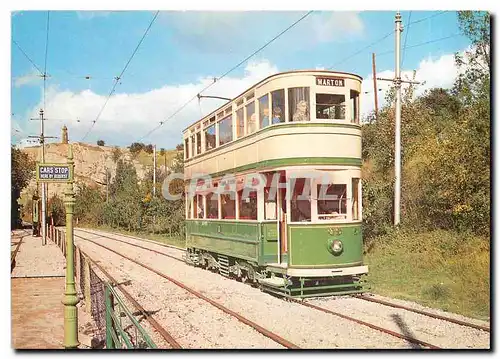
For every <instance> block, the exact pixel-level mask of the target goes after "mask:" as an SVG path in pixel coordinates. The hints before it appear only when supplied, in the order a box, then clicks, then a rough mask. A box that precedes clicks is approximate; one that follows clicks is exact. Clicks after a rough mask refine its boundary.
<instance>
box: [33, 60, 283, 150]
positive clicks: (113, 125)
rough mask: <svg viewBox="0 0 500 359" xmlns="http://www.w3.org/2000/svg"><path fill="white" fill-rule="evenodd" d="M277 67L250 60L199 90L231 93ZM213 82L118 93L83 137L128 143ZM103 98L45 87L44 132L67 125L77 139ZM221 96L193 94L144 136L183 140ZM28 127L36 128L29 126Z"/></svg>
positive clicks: (169, 143)
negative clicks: (232, 74)
mask: <svg viewBox="0 0 500 359" xmlns="http://www.w3.org/2000/svg"><path fill="white" fill-rule="evenodd" d="M276 72H278V69H277V68H276V67H275V66H274V65H272V64H271V63H269V62H268V61H267V60H262V61H259V62H250V63H248V64H247V66H246V68H245V72H244V74H243V75H242V76H241V77H230V76H228V77H225V78H223V79H222V80H220V81H219V82H217V83H215V84H214V85H213V86H212V87H210V88H209V89H208V90H207V91H206V92H204V93H203V94H204V95H217V96H223V97H230V98H233V97H235V96H238V95H239V94H240V93H241V92H243V91H244V90H245V89H247V88H249V87H251V86H252V85H254V84H255V83H257V82H258V81H260V80H262V79H263V78H265V77H267V76H269V75H271V74H274V73H276ZM212 82H213V77H212V76H206V77H203V78H200V79H199V80H198V81H196V82H195V83H186V84H180V85H175V86H170V85H166V86H163V87H161V88H158V89H153V90H151V91H148V92H145V93H128V94H127V93H117V94H115V95H113V96H112V97H111V98H110V99H109V102H108V104H107V106H106V107H105V109H104V111H103V112H102V114H101V116H100V118H99V120H98V121H97V122H96V124H95V126H94V128H93V129H92V131H91V133H90V135H89V136H88V137H87V138H86V140H85V141H86V142H90V143H95V142H96V141H97V140H98V139H103V140H104V141H105V142H106V143H108V144H110V145H120V146H128V145H130V143H132V142H133V141H137V140H139V139H140V137H142V136H144V135H145V134H146V133H147V132H148V131H149V130H151V129H152V128H154V127H156V126H157V125H158V124H159V122H160V121H164V120H165V119H166V118H167V117H168V116H170V115H171V114H172V113H174V111H176V110H177V109H178V108H179V107H180V106H181V105H183V104H184V103H185V102H187V101H188V100H189V99H190V98H192V97H193V96H194V95H196V93H197V92H199V91H200V90H201V89H203V88H204V87H206V86H207V85H208V84H210V83H212ZM105 100H106V96H105V95H98V94H96V93H94V92H92V91H91V90H85V91H82V92H78V93H75V92H71V91H64V90H59V89H58V88H56V87H53V86H52V87H49V88H48V89H47V93H46V108H45V115H46V117H47V118H49V119H51V120H50V121H47V122H46V125H45V126H46V131H47V135H52V136H60V133H61V127H62V126H63V124H66V126H67V127H68V132H69V137H70V141H80V140H81V139H82V137H83V136H84V135H85V133H86V132H87V131H88V129H89V128H90V126H91V123H92V121H93V120H95V118H96V116H97V114H98V113H99V111H100V109H101V108H102V106H103V104H104V102H105ZM222 104H224V102H223V101H220V100H215V99H201V103H200V104H199V103H198V100H193V101H192V102H191V103H190V104H189V105H188V106H186V108H184V109H183V110H182V111H181V112H179V114H178V115H176V116H175V117H173V118H172V119H170V120H168V121H167V122H165V124H164V125H163V126H162V127H161V128H160V129H159V130H157V131H156V132H155V133H154V134H152V135H151V136H150V137H148V138H145V139H144V140H143V142H147V143H155V144H157V145H158V146H159V147H164V148H173V147H174V146H175V145H177V144H179V143H181V142H182V130H183V129H184V128H185V127H187V126H188V125H189V124H191V123H193V122H195V121H197V120H199V119H200V118H201V117H202V115H203V116H204V115H206V114H208V113H209V112H211V111H213V110H215V109H216V108H217V107H219V106H220V105H222ZM40 105H41V104H37V105H36V106H35V107H33V108H32V109H31V111H30V113H29V116H31V117H36V116H38V109H39V108H40ZM33 130H35V128H34V127H33Z"/></svg>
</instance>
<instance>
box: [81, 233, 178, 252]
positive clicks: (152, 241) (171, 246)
mask: <svg viewBox="0 0 500 359" xmlns="http://www.w3.org/2000/svg"><path fill="white" fill-rule="evenodd" d="M75 230H77V231H82V232H86V233H89V234H95V235H102V233H103V232H104V233H108V234H114V235H116V236H122V237H127V238H131V239H135V240H137V241H142V242H148V243H151V244H156V245H158V246H162V247H167V248H173V249H177V250H179V251H183V252H185V251H186V248H182V247H177V246H174V245H172V244H166V243H161V242H158V241H154V240H151V239H147V238H142V237H137V236H131V235H130V234H125V233H114V232H112V233H110V232H107V231H103V230H100V229H92V230H93V231H96V232H98V233H94V232H90V231H88V230H85V229H82V228H75ZM103 237H105V236H104V235H103Z"/></svg>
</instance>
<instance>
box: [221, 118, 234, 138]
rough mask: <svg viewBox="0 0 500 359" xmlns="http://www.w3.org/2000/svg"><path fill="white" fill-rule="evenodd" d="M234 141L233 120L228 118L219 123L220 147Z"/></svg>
mask: <svg viewBox="0 0 500 359" xmlns="http://www.w3.org/2000/svg"><path fill="white" fill-rule="evenodd" d="M232 140H233V119H232V117H231V116H228V117H226V118H225V119H223V120H222V121H221V122H219V145H223V144H225V143H228V142H231V141H232Z"/></svg>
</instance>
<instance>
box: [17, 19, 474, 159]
mask: <svg viewBox="0 0 500 359" xmlns="http://www.w3.org/2000/svg"><path fill="white" fill-rule="evenodd" d="M306 13H307V11H239V12H221V11H212V12H202V11H161V12H160V13H159V15H158V17H157V18H156V20H155V22H154V23H153V25H152V26H151V28H150V30H149V32H148V33H147V35H146V37H145V38H144V41H143V42H142V43H141V45H140V46H139V48H138V50H137V52H136V53H135V55H134V56H133V58H132V60H131V61H130V63H129V64H128V66H127V69H126V71H125V72H124V74H123V76H122V77H121V79H120V81H119V82H118V84H117V85H116V89H115V92H114V93H113V94H112V96H110V97H109V99H108V94H109V93H110V91H111V89H112V88H113V85H114V82H115V80H114V77H116V76H118V75H119V74H120V73H121V72H122V70H123V69H124V67H125V65H126V64H127V61H128V60H129V59H130V58H131V55H132V53H133V52H134V49H135V48H136V47H137V45H138V43H139V41H140V39H141V37H142V36H143V35H144V33H145V31H146V29H147V27H148V25H149V24H150V22H151V20H152V19H153V16H154V15H155V12H154V11H51V12H50V13H49V15H48V16H47V12H46V11H20V12H12V13H11V31H12V40H13V41H11V49H10V50H11V141H12V143H17V144H21V145H25V144H27V143H28V142H27V141H26V140H25V138H26V137H27V136H28V135H37V134H39V127H40V122H39V121H30V119H32V118H38V117H39V110H40V109H41V108H44V109H45V118H46V119H47V121H45V135H46V136H60V133H61V127H62V126H63V125H66V126H67V127H68V132H69V137H70V141H82V139H83V138H85V142H89V143H96V142H97V140H100V139H102V140H104V141H105V142H106V144H107V145H117V146H128V145H130V144H131V143H132V142H136V141H141V142H145V143H152V144H156V145H157V147H158V148H166V149H170V148H174V147H175V145H177V144H179V143H181V142H182V130H183V129H184V128H185V127H187V126H188V125H189V124H191V123H193V122H195V121H197V120H199V119H200V118H201V117H202V116H204V115H206V114H208V113H209V112H211V111H213V110H214V109H215V108H217V107H219V106H220V105H222V104H224V103H225V102H224V101H221V100H217V99H201V101H198V100H197V99H195V100H193V101H192V102H190V103H189V104H188V105H187V106H185V107H184V108H183V109H182V110H180V111H178V110H179V108H180V107H181V106H183V105H184V104H185V103H186V102H187V101H188V100H189V99H191V98H193V97H194V96H196V94H197V93H199V92H200V90H201V89H203V88H204V87H205V86H207V85H208V84H210V83H211V82H212V81H213V78H214V77H219V76H221V75H222V74H224V73H226V72H227V71H228V70H230V69H232V68H233V67H235V66H236V65H237V64H238V63H240V62H241V61H242V60H243V59H245V58H246V57H247V56H249V55H250V54H252V53H254V52H255V51H256V50H257V49H259V48H260V47H262V46H263V45H264V44H266V43H267V42H268V41H270V40H271V39H273V38H274V37H275V36H276V35H278V34H279V33H280V32H282V31H283V30H285V29H286V28H287V27H289V26H290V25H292V24H293V23H294V22H296V21H297V20H299V19H300V18H301V17H303V16H304V15H305V14H306ZM401 15H402V20H403V26H404V31H403V33H402V37H401V45H402V48H403V59H402V73H403V77H411V76H412V72H413V70H416V71H417V75H416V80H418V81H421V82H424V84H423V85H422V86H420V88H419V90H418V93H422V92H423V91H425V90H426V89H428V88H432V87H444V88H450V87H451V86H452V85H453V82H454V79H455V77H456V74H457V69H456V67H455V64H454V53H456V52H463V51H464V50H465V49H467V48H468V47H469V46H470V42H469V40H468V39H467V38H466V37H464V36H462V35H460V31H459V28H458V22H457V15H456V12H454V11H411V12H410V11H402V12H401ZM394 16H395V11H359V12H346V11H314V12H312V13H311V14H310V15H308V16H306V17H305V18H304V19H303V20H301V21H300V22H298V23H297V25H295V26H294V27H293V28H291V29H290V30H288V31H286V32H285V33H284V34H283V35H281V36H280V37H279V38H278V39H277V40H275V41H274V42H272V43H271V44H270V45H269V46H267V47H266V48H264V49H263V50H262V51H260V52H258V53H257V54H256V55H255V56H253V57H251V58H250V59H249V60H248V61H245V62H243V63H242V64H241V66H239V67H237V68H236V69H234V70H233V71H232V72H230V73H229V74H228V75H227V76H226V77H224V78H223V79H222V80H220V81H218V82H217V83H216V84H214V85H213V86H212V87H210V88H209V89H208V90H206V91H205V92H203V94H204V95H216V96H223V97H230V98H233V97H235V96H237V95H239V94H240V93H241V92H243V91H244V90H245V89H246V88H249V87H251V86H253V85H254V84H256V83H257V82H259V81H260V80H262V79H263V78H265V77H267V76H269V75H272V74H275V73H277V72H282V71H290V70H299V69H331V70H337V71H343V72H352V73H356V74H358V75H360V76H362V77H363V79H364V80H363V91H364V92H367V93H366V94H363V95H362V96H363V97H362V102H361V103H362V112H363V114H365V115H366V114H367V113H369V112H370V111H371V110H373V103H374V101H373V82H372V52H375V54H376V65H377V75H378V76H380V77H386V78H392V77H393V76H394V52H393V50H394V43H395V41H394V34H393V33H392V34H390V33H391V32H392V31H393V30H394ZM47 18H48V19H49V21H48V32H47ZM408 24H409V25H408ZM47 34H48V36H47ZM386 35H388V36H386ZM47 39H48V42H47ZM14 41H15V43H17V44H18V45H19V47H20V48H21V49H22V51H24V53H25V54H26V55H27V57H29V58H30V60H31V61H32V62H33V63H34V65H36V67H35V66H34V65H33V64H32V63H31V62H30V60H28V59H27V57H26V56H25V55H24V54H23V52H22V51H21V50H20V49H19V47H18V46H17V45H16V44H15V43H14ZM370 44H373V46H371V47H368V45H370ZM405 44H406V46H405ZM415 45H416V46H415ZM46 50H47V51H46ZM37 68H38V70H37ZM44 68H45V69H46V73H47V74H48V78H47V81H46V83H45V91H44V83H43V80H42V78H41V77H40V72H39V71H41V72H42V73H43V72H44ZM86 77H89V78H86ZM388 86H389V83H383V82H379V86H378V87H379V88H380V89H382V91H380V92H379V104H380V103H381V105H383V103H384V102H383V98H384V93H385V90H386V89H387V88H388ZM44 99H45V100H44ZM106 101H107V102H106ZM101 111H102V112H101ZM176 111H178V113H176V114H175V115H174V116H172V114H174V113H175V112H176ZM96 120H97V121H96ZM93 121H96V122H95V124H94V126H92V123H93ZM163 121H164V124H163V125H162V126H160V127H158V125H159V123H160V122H163ZM157 127H158V128H157ZM154 128H157V130H155V131H154V132H152V133H151V134H150V135H149V136H147V137H144V136H145V135H146V134H148V133H149V132H150V131H151V130H152V129H154ZM89 130H90V131H89ZM54 141H59V140H58V139H55V140H54ZM49 142H50V141H49Z"/></svg>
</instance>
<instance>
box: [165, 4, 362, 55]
mask: <svg viewBox="0 0 500 359" xmlns="http://www.w3.org/2000/svg"><path fill="white" fill-rule="evenodd" d="M305 14H306V13H305V12H303V11H300V12H299V11H238V12H235V11H226V12H223V11H219V12H215V11H214V12H210V11H203V12H202V11H186V12H162V14H161V16H160V22H163V23H164V24H165V25H166V26H169V27H170V28H172V29H173V32H174V34H175V39H176V40H177V41H178V42H179V44H181V45H183V46H188V47H191V48H195V49H196V50H201V51H204V52H209V53H218V52H221V51H224V53H228V52H229V53H231V52H238V53H239V52H249V50H251V49H255V48H258V47H259V46H261V45H262V44H264V43H265V42H266V41H269V40H271V39H272V38H273V37H274V36H275V35H277V34H278V33H280V32H281V31H283V30H284V29H286V28H287V27H288V26H290V25H291V24H293V23H294V22H296V21H297V20H299V19H300V18H301V17H302V16H303V15H305ZM363 30H364V24H363V21H362V19H361V17H360V15H359V13H358V12H347V11H315V12H313V13H312V14H310V15H309V16H308V17H306V18H304V20H302V21H301V22H300V23H298V24H297V25H296V26H294V27H293V28H292V29H290V30H288V31H287V33H286V34H284V35H283V36H281V37H280V38H279V39H278V40H277V41H279V42H280V44H281V47H282V48H287V51H288V52H290V51H298V50H301V49H304V48H307V47H310V46H312V45H314V44H317V43H325V42H332V41H344V40H347V39H350V40H352V37H353V36H357V35H361V34H362V33H363Z"/></svg>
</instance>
